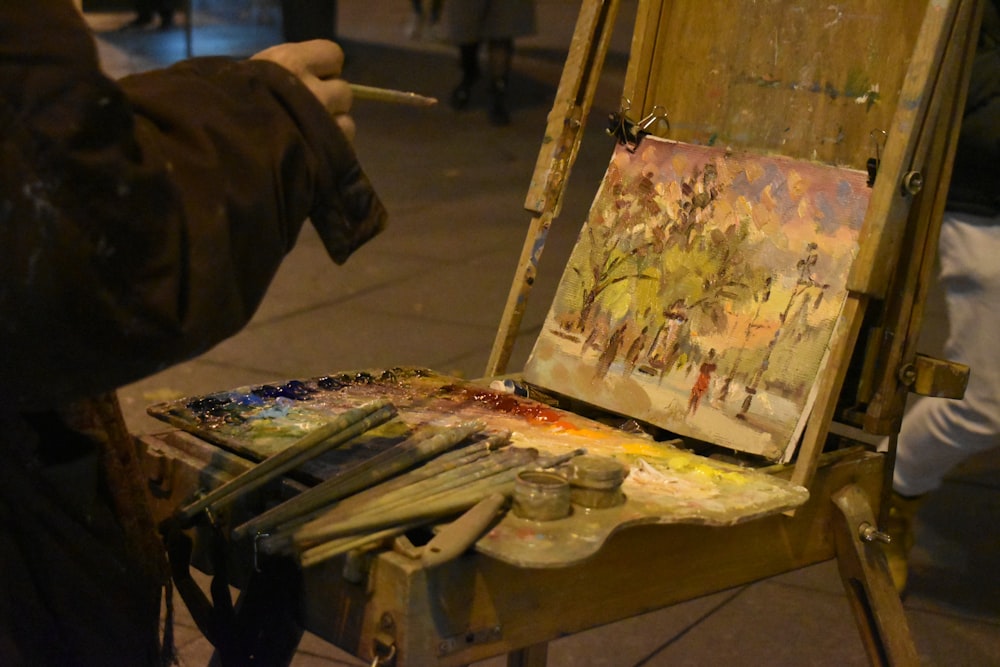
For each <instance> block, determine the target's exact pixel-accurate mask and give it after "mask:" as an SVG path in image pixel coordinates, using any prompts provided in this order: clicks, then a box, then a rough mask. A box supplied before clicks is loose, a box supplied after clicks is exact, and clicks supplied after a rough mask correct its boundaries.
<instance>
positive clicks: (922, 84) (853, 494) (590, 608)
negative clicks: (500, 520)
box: [140, 0, 981, 667]
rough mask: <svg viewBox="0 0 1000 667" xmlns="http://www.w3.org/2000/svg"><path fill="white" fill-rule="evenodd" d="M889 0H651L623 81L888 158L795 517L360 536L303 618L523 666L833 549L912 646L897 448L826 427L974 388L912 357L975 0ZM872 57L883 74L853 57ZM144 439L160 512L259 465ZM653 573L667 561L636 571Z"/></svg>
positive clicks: (869, 428) (521, 302)
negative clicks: (892, 554) (554, 534)
mask: <svg viewBox="0 0 1000 667" xmlns="http://www.w3.org/2000/svg"><path fill="white" fill-rule="evenodd" d="M765 4H766V5H767V7H762V5H765ZM881 4H882V5H883V7H882V9H881V10H880V11H878V12H874V11H872V10H871V5H872V3H871V2H868V1H865V0H847V1H845V2H841V3H838V4H837V7H836V8H835V9H836V11H834V9H831V8H830V7H828V6H826V5H824V6H821V7H820V6H818V8H817V9H815V10H813V9H809V10H808V11H806V10H804V9H803V10H801V11H799V7H800V5H799V3H792V2H787V1H783V0H775V1H774V2H771V3H761V2H760V1H759V0H757V1H756V2H754V1H753V0H672V1H671V0H641V2H640V4H639V7H638V12H637V20H636V27H635V31H634V34H633V41H632V53H631V58H630V61H629V68H628V71H627V74H626V81H625V86H624V96H625V97H626V98H628V99H629V100H630V102H631V110H632V111H631V113H632V114H635V115H636V117H641V116H643V115H645V114H647V113H649V112H650V111H651V110H652V108H653V107H654V105H662V106H664V107H665V108H666V109H667V111H668V113H669V117H670V123H671V128H672V131H671V135H670V138H673V139H678V140H681V141H688V142H692V143H698V142H700V143H711V142H717V143H721V144H724V145H729V144H732V145H734V146H737V147H739V148H742V149H747V150H756V151H761V152H772V153H781V154H784V155H787V156H790V157H794V158H798V159H815V160H820V161H824V162H829V163H835V164H840V165H845V166H848V167H853V168H857V169H864V168H866V166H867V165H868V161H869V159H870V158H872V157H877V158H878V165H877V167H878V168H877V176H876V178H875V181H874V188H873V192H872V199H871V204H870V208H869V214H868V218H867V219H866V225H865V229H864V232H863V234H864V241H863V245H862V248H861V256H860V257H859V259H858V262H857V264H856V269H855V271H854V273H853V274H852V276H851V280H850V284H849V289H850V291H851V294H850V298H849V303H848V305H847V307H846V309H845V312H844V315H843V318H842V320H843V323H842V326H841V327H840V329H839V330H838V332H837V334H836V338H835V345H834V348H833V351H832V361H831V363H830V364H829V368H831V369H832V372H830V373H828V374H826V376H825V377H824V378H823V379H822V381H821V391H820V395H819V397H818V398H817V401H816V408H815V409H814V411H813V412H812V414H811V418H810V420H809V423H808V426H807V428H806V431H805V434H804V436H803V441H802V443H801V445H800V449H799V453H798V458H797V460H796V462H795V463H794V464H793V465H790V466H777V467H775V469H774V470H773V471H772V472H773V474H775V475H777V476H782V477H784V478H790V479H791V480H793V481H795V482H796V483H799V484H801V485H804V486H807V487H808V488H809V491H810V499H809V501H808V502H806V503H805V504H804V505H802V506H800V507H799V508H798V509H797V510H796V511H795V512H794V513H792V514H777V515H770V516H767V517H764V518H759V519H754V520H751V521H747V522H745V523H740V524H738V525H734V526H727V527H709V526H699V525H685V524H676V525H646V526H636V527H632V528H629V529H627V530H622V531H621V532H619V533H617V534H615V535H614V536H613V537H612V538H611V539H609V540H608V541H607V542H606V543H605V544H604V545H603V547H602V548H601V549H600V551H599V552H598V553H597V554H596V555H595V556H593V557H592V558H590V559H588V560H586V561H585V562H581V563H578V564H575V565H571V566H567V567H560V568H551V569H528V568H521V567H517V566H515V565H511V564H509V563H505V562H501V561H499V560H497V559H493V558H490V557H487V556H484V555H482V554H480V553H470V554H467V555H466V556H465V557H462V558H459V559H457V560H454V561H451V562H449V563H447V564H445V565H442V566H441V567H439V568H435V569H428V568H426V567H424V566H423V565H422V564H421V562H420V561H419V559H414V558H412V557H410V556H409V555H407V554H406V553H404V552H402V551H398V550H396V551H394V550H385V551H377V552H368V553H364V554H355V555H352V556H350V557H348V558H347V559H346V560H345V561H343V562H335V563H331V566H330V567H315V568H308V569H306V570H304V571H303V577H304V590H305V591H307V594H306V599H305V601H304V608H303V609H301V610H300V611H301V613H300V616H301V621H302V623H303V625H304V626H305V628H306V629H308V630H310V631H312V632H314V633H316V634H318V635H319V636H321V637H323V638H325V639H327V640H329V641H331V642H333V643H334V644H336V645H338V646H340V647H342V648H344V649H346V650H348V651H351V652H352V653H355V654H356V655H358V656H359V657H362V658H364V659H366V660H375V662H376V664H383V665H388V664H394V665H398V666H399V667H414V666H417V667H423V666H426V665H440V666H442V667H448V666H458V665H464V664H468V663H470V662H474V661H477V660H481V659H485V658H489V657H492V656H496V655H500V654H507V655H508V656H509V657H508V664H510V665H521V666H528V665H543V664H545V655H546V646H547V643H548V642H549V641H551V640H553V639H555V638H557V637H560V636H564V635H566V634H572V633H575V632H579V631H581V630H584V629H587V628H591V627H595V626H598V625H603V624H606V623H610V622H613V621H617V620H621V619H624V618H628V617H631V616H635V615H638V614H641V613H644V612H646V611H649V610H651V609H656V608H660V607H664V606H668V605H671V604H675V603H679V602H683V601H686V600H691V599H694V598H696V597H700V596H704V595H708V594H710V593H714V592H717V591H721V590H725V589H727V588H730V587H734V586H738V585H742V584H746V583H748V582H752V581H755V580H758V579H761V578H765V577H769V576H774V575H777V574H780V573H783V572H787V571H790V570H793V569H796V568H800V567H804V566H806V565H810V564H813V563H817V562H821V561H824V560H830V559H833V558H836V559H837V560H838V563H839V565H840V569H841V574H842V578H843V580H844V584H845V588H846V589H847V591H848V596H849V598H850V599H851V603H852V606H853V608H854V612H855V617H856V619H857V622H858V626H859V630H860V632H861V636H862V640H863V643H864V645H865V648H866V650H867V652H868V655H869V657H870V659H871V662H872V663H873V664H893V665H908V664H916V663H917V655H916V650H915V648H914V645H913V642H912V640H911V638H910V635H909V630H908V628H907V624H906V619H905V616H904V614H903V609H902V605H901V603H900V601H899V598H898V596H897V595H896V593H895V590H894V589H893V587H892V584H891V582H890V580H889V577H888V573H887V570H886V567H885V561H884V557H883V556H882V553H881V551H880V550H879V548H878V545H877V541H878V539H879V538H880V537H881V533H880V532H879V530H878V526H879V525H880V523H879V521H878V519H877V513H878V510H879V509H880V508H884V507H885V502H884V496H885V494H886V493H887V490H888V484H887V481H886V480H887V479H888V475H890V474H891V468H892V449H891V448H890V452H889V453H888V454H883V453H878V452H876V451H873V448H871V447H866V446H854V447H846V448H832V449H830V450H829V451H824V449H825V446H826V445H827V441H828V439H829V436H830V434H831V432H832V431H837V432H838V433H847V434H848V435H852V436H853V434H858V435H859V436H863V437H858V438H857V440H858V441H859V442H864V441H865V440H869V441H870V440H873V439H877V438H878V437H880V436H885V435H889V436H891V435H892V434H894V433H895V432H896V431H898V426H899V423H900V421H901V419H902V412H903V400H904V398H905V395H906V392H907V391H909V390H912V389H920V390H921V391H924V392H925V393H934V394H935V395H939V396H940V395H946V394H950V395H956V394H958V395H960V393H961V389H962V380H963V369H961V368H957V367H955V366H954V365H949V364H947V363H944V362H934V361H933V360H928V359H926V358H923V357H920V356H919V355H916V353H915V350H914V344H915V340H916V335H915V332H916V329H917V326H918V325H919V322H920V319H921V315H922V303H923V300H924V296H925V293H926V286H927V283H928V280H929V275H930V269H931V266H932V264H933V258H934V255H935V251H936V244H937V223H936V221H937V220H939V219H940V215H941V212H942V210H943V206H944V194H945V191H946V186H947V183H948V180H949V176H950V162H951V157H952V154H953V151H954V145H955V135H956V132H955V129H956V127H957V121H958V119H959V118H960V115H961V109H962V105H963V101H964V98H965V87H966V85H967V79H968V64H969V62H970V61H971V57H970V55H971V52H972V48H973V45H974V43H975V35H976V34H977V31H978V23H979V15H980V11H981V2H980V1H979V0H928V1H927V2H925V3H924V2H920V3H918V2H907V3H900V2H894V1H893V0H885V1H884V2H883V3H881ZM618 6H619V2H618V0H584V2H583V3H582V6H581V10H580V14H579V18H578V22H577V26H576V31H575V34H574V38H573V41H572V44H571V46H570V50H569V54H568V58H567V63H566V67H565V69H564V71H563V75H562V79H561V81H560V84H559V88H558V91H557V94H556V100H555V104H554V106H553V110H552V112H551V114H550V116H549V120H548V126H547V128H546V133H545V134H546V138H545V141H543V144H542V148H541V151H540V154H539V157H538V161H537V164H536V169H535V173H534V176H533V178H532V182H531V186H530V189H529V193H528V196H527V200H526V208H527V209H528V210H529V211H530V212H531V213H532V214H533V219H532V221H531V224H530V227H529V231H528V235H527V239H526V241H525V244H524V249H523V251H522V255H521V259H520V264H519V268H518V272H517V275H516V276H515V280H514V283H513V285H512V288H511V292H510V296H509V298H508V302H507V306H506V310H505V312H504V316H503V320H502V322H501V325H500V328H499V331H498V334H497V338H496V342H495V345H494V349H493V353H492V355H491V358H490V361H489V367H488V369H487V373H486V375H487V376H488V377H492V376H496V375H500V374H503V373H505V372H506V366H507V363H508V361H509V355H510V350H511V346H512V342H513V339H514V336H515V335H516V333H517V328H518V326H519V323H520V319H521V316H522V314H523V312H524V307H525V303H526V299H527V298H528V296H529V288H530V286H531V285H532V284H533V282H534V278H535V274H536V268H537V265H538V262H539V259H540V255H541V251H542V249H543V248H544V242H545V236H546V234H547V232H548V229H549V227H550V225H551V224H552V221H553V220H554V219H555V218H556V217H557V216H558V213H559V210H560V206H561V199H562V195H563V192H564V189H565V183H566V180H567V178H568V177H569V174H570V171H571V168H572V165H573V162H574V160H575V158H576V155H577V150H578V148H579V145H580V141H581V138H582V135H583V132H582V129H583V126H584V124H585V122H586V121H587V118H588V115H589V112H590V109H591V105H592V102H593V98H594V92H595V89H596V85H597V80H598V76H599V73H600V69H601V64H602V62H603V60H604V56H605V54H606V51H607V48H608V44H609V41H610V35H611V30H612V27H613V25H614V22H615V18H616V16H617V13H618ZM852 9H853V10H857V11H856V12H853V13H852ZM862 9H864V10H865V11H861V10H862ZM825 12H830V14H829V15H827V14H826V13H825ZM838 12H839V13H838ZM859 16H861V17H863V20H860V23H859V22H858V21H859V19H858V17H859ZM852 21H853V22H854V23H851V22H852ZM858 54H862V55H864V56H865V58H867V60H865V63H866V67H868V70H870V71H868V70H865V69H864V68H861V69H858V68H856V67H854V66H853V65H854V63H853V60H852V59H853V58H855V57H856V56H858ZM862 71H864V72H865V74H864V75H862V74H861V72H862ZM876 84H877V85H876ZM881 131H885V134H886V141H885V144H884V145H881V144H880V145H879V149H878V151H876V150H875V148H874V147H873V139H872V137H873V133H874V134H875V135H876V136H880V135H878V134H877V133H879V132H881ZM903 257H906V258H908V259H909V261H907V262H904V261H901V258H903ZM166 447H170V448H173V449H174V450H177V451H180V452H183V456H180V457H175V459H174V461H175V463H172V464H169V465H168V464H166V463H165V462H164V456H163V455H162V454H160V453H158V452H162V451H163V450H164V448H166ZM140 449H141V450H142V451H143V453H144V460H145V461H146V465H147V467H150V466H153V467H155V468H157V470H159V469H160V468H161V467H162V468H164V470H162V471H160V472H162V474H161V475H160V477H161V478H162V481H160V482H158V484H159V485H160V486H161V487H163V488H162V489H161V490H162V491H163V493H162V494H161V495H162V498H160V502H161V504H162V506H163V507H164V508H167V509H166V512H167V513H169V511H170V508H172V507H173V506H175V505H176V504H177V503H178V502H181V501H182V500H183V499H184V498H186V497H189V496H190V493H191V490H192V488H198V486H203V485H204V484H205V482H206V480H208V479H210V478H212V477H213V476H215V477H216V478H217V479H219V480H224V479H226V478H227V477H230V476H232V475H233V474H234V473H238V472H239V471H240V470H241V469H242V468H241V466H242V467H243V468H245V467H246V466H247V465H249V464H247V463H245V462H242V461H239V460H236V457H234V456H232V455H227V454H226V453H225V452H220V451H219V450H218V449H216V448H214V447H212V446H210V445H208V444H207V443H205V442H202V441H200V440H199V439H198V438H195V437H193V436H190V435H187V434H183V433H179V432H176V433H170V434H167V435H166V436H162V437H161V436H156V437H145V438H142V439H141V440H140ZM166 468H170V470H169V471H167V470H166ZM650 570H655V571H658V572H670V573H671V574H670V576H669V577H666V576H665V577H654V578H644V577H636V576H634V573H635V572H637V571H650ZM580 582H587V585H586V586H581V585H580Z"/></svg>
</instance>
